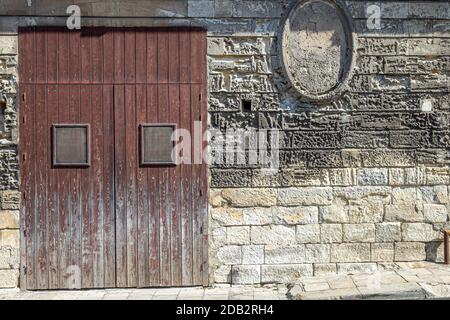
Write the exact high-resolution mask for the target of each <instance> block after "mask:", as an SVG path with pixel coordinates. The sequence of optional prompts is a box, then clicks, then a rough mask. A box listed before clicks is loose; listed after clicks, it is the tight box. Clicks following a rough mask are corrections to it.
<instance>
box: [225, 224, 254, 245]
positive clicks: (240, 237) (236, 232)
mask: <svg viewBox="0 0 450 320" xmlns="http://www.w3.org/2000/svg"><path fill="white" fill-rule="evenodd" d="M227 242H228V244H250V227H247V226H244V227H227Z"/></svg>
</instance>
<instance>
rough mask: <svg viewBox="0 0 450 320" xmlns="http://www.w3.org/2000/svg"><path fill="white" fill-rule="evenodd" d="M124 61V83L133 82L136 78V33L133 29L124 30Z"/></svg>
mask: <svg viewBox="0 0 450 320" xmlns="http://www.w3.org/2000/svg"><path fill="white" fill-rule="evenodd" d="M124 37H125V39H124V42H125V63H124V72H125V78H124V81H125V82H126V83H134V82H135V80H136V33H135V31H134V29H131V30H127V31H126V32H125V36H124Z"/></svg>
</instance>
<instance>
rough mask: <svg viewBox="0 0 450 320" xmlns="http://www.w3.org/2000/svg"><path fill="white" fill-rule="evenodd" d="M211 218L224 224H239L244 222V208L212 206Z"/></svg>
mask: <svg viewBox="0 0 450 320" xmlns="http://www.w3.org/2000/svg"><path fill="white" fill-rule="evenodd" d="M210 213H211V219H212V220H214V221H217V222H218V223H219V224H220V225H222V226H239V225H242V224H243V222H244V216H243V212H242V209H239V208H211V209H210Z"/></svg>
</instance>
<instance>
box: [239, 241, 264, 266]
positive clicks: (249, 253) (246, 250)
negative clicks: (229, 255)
mask: <svg viewBox="0 0 450 320" xmlns="http://www.w3.org/2000/svg"><path fill="white" fill-rule="evenodd" d="M263 263H264V246H263V245H249V246H242V264H263Z"/></svg>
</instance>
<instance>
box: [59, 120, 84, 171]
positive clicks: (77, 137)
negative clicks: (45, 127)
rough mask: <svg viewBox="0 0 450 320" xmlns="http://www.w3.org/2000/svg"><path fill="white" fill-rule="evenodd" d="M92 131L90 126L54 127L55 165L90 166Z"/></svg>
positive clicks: (65, 125)
mask: <svg viewBox="0 0 450 320" xmlns="http://www.w3.org/2000/svg"><path fill="white" fill-rule="evenodd" d="M89 131H90V129H89V125H88V124H55V125H53V165H54V166H57V167H62V166H84V167H87V166H89V165H90V154H89V153H90V146H89V141H90V137H89V136H90V132H89Z"/></svg>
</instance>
